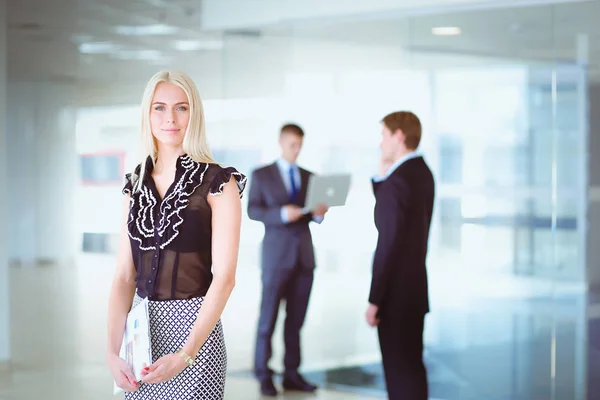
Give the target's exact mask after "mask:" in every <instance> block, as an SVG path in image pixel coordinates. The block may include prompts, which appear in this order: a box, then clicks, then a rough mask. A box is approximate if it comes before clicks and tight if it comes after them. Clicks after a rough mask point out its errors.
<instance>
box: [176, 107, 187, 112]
mask: <svg viewBox="0 0 600 400" xmlns="http://www.w3.org/2000/svg"><path fill="white" fill-rule="evenodd" d="M177 110H178V111H187V107H185V106H181V107H179V108H178V109H177Z"/></svg>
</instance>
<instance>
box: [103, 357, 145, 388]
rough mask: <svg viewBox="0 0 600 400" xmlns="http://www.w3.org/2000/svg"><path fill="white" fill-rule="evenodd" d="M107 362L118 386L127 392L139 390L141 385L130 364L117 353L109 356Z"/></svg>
mask: <svg viewBox="0 0 600 400" xmlns="http://www.w3.org/2000/svg"><path fill="white" fill-rule="evenodd" d="M107 362H108V367H109V368H110V372H111V374H112V376H113V379H114V380H115V382H116V384H117V386H118V387H120V388H121V389H123V390H124V391H126V392H137V390H138V389H139V388H140V386H139V384H138V383H137V380H136V379H135V376H134V375H133V371H131V368H129V364H127V362H126V361H125V360H123V359H122V358H121V357H119V356H118V355H116V354H115V355H110V356H108V358H107Z"/></svg>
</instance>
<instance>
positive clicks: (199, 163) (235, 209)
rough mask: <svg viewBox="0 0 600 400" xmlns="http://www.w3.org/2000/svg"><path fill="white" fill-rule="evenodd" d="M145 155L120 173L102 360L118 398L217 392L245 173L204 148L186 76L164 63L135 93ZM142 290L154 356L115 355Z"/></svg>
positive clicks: (212, 395)
mask: <svg viewBox="0 0 600 400" xmlns="http://www.w3.org/2000/svg"><path fill="white" fill-rule="evenodd" d="M141 133H142V140H143V149H144V153H145V156H147V157H146V158H145V160H144V161H143V162H142V163H141V164H140V165H138V166H137V168H136V169H135V171H134V172H133V173H131V174H127V175H126V177H125V186H124V188H123V193H124V194H125V199H124V204H123V209H124V210H123V214H124V216H123V224H122V229H121V238H120V244H119V252H118V258H117V267H116V272H115V276H114V280H113V284H112V289H111V294H110V301H109V317H108V348H107V352H108V353H107V361H108V364H109V367H110V370H111V373H112V375H113V377H114V379H115V381H116V382H117V385H118V386H119V387H121V388H123V389H124V390H125V392H126V393H125V399H128V400H133V399H136V400H137V399H203V400H206V399H222V398H223V394H224V387H225V373H226V368H227V353H226V350H225V341H224V337H223V328H222V326H221V322H220V317H221V313H222V312H223V309H224V308H225V305H226V304H227V300H228V299H229V296H230V294H231V291H232V290H233V287H234V282H235V270H236V264H237V258H238V247H239V237H240V224H241V203H240V197H241V195H242V192H243V190H244V187H245V184H246V177H245V176H243V175H242V174H240V173H239V172H237V171H236V170H235V169H234V168H222V167H220V166H219V165H217V164H216V163H215V162H214V161H213V159H212V157H211V154H210V150H209V148H208V145H207V142H206V135H205V132H204V112H203V108H202V101H201V99H200V96H199V95H198V91H197V89H196V87H195V85H194V83H193V81H192V80H191V79H190V78H189V77H188V76H187V75H185V74H183V73H179V72H171V71H163V72H159V73H157V74H156V75H155V76H153V77H152V79H150V81H149V82H148V85H147V87H146V90H145V92H144V96H143V101H142V129H141ZM146 297H147V298H148V301H149V313H150V325H151V326H150V331H151V339H152V357H153V363H152V365H150V366H147V367H146V368H144V370H143V371H141V374H142V380H141V382H136V379H135V377H134V375H133V371H131V370H130V368H129V367H128V365H127V363H126V362H125V361H124V360H123V359H121V358H120V357H119V349H120V345H121V341H122V338H123V333H124V327H125V320H126V318H127V313H128V312H129V310H130V309H131V307H132V304H133V305H135V304H137V303H138V302H139V301H140V300H141V299H144V298H146Z"/></svg>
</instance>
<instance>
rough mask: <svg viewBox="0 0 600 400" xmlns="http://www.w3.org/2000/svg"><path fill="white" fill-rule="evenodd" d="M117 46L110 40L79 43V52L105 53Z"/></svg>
mask: <svg viewBox="0 0 600 400" xmlns="http://www.w3.org/2000/svg"><path fill="white" fill-rule="evenodd" d="M118 48H119V46H117V45H116V44H114V43H111V42H90V43H81V44H80V45H79V52H80V53H83V54H106V53H111V52H113V51H115V50H117V49H118Z"/></svg>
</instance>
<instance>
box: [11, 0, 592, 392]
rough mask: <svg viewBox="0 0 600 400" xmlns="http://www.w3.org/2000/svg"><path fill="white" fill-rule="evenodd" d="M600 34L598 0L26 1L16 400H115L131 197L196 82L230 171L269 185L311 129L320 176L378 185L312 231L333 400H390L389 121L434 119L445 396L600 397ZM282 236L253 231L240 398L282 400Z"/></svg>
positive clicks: (437, 328) (234, 353)
mask: <svg viewBox="0 0 600 400" xmlns="http://www.w3.org/2000/svg"><path fill="white" fill-rule="evenodd" d="M599 17H600V1H598V0H595V1H569V0H563V1H560V0H557V1H550V0H546V1H544V0H539V1H536V0H523V1H519V0H368V1H367V0H354V1H345V0H344V1H342V0H304V1H300V0H128V1H123V0H0V160H1V164H0V165H1V166H2V168H0V188H1V189H0V225H1V227H2V230H1V231H2V235H1V236H0V399H11V400H13V399H18V400H20V399H40V398H44V399H82V398H84V399H91V400H96V399H109V398H113V396H112V381H111V377H110V373H109V371H108V369H107V367H106V365H105V362H104V355H105V330H106V317H107V300H108V292H109V288H110V283H111V279H112V274H113V272H114V267H115V257H116V254H115V252H116V243H117V237H118V236H117V234H118V231H119V224H120V218H121V208H120V207H121V199H122V197H121V196H122V195H121V187H122V182H123V175H124V174H125V173H126V172H128V171H130V170H132V168H133V167H134V166H135V165H136V164H137V163H138V162H139V154H138V151H139V146H138V144H139V122H140V106H139V104H140V102H141V96H142V91H143V89H144V86H145V84H146V82H147V81H148V79H149V78H150V77H151V76H152V75H153V74H154V73H155V72H157V71H158V70H161V69H179V70H183V71H185V72H187V73H188V74H189V75H191V76H192V77H193V78H194V80H195V81H196V84H197V86H198V89H199V91H200V94H201V96H202V98H203V100H204V106H205V112H206V126H207V134H208V140H209V143H210V145H211V148H212V150H213V153H214V156H215V158H216V159H217V160H218V161H219V162H221V163H223V164H226V165H233V166H235V167H236V168H238V169H239V170H240V171H241V172H243V173H246V174H248V175H249V174H250V173H251V171H252V169H253V168H255V167H257V166H260V165H263V164H266V163H269V162H271V161H272V160H274V159H275V158H276V157H277V156H278V154H279V153H278V150H279V149H278V144H277V138H278V133H279V128H280V126H281V125H282V124H283V123H285V122H289V121H293V122H296V123H298V124H299V125H301V126H302V127H303V128H304V130H305V132H306V138H305V143H304V149H303V152H302V154H301V157H300V160H299V162H300V164H301V165H303V166H304V167H306V168H308V169H310V170H312V171H314V172H317V173H331V172H349V173H351V174H352V188H351V192H350V195H349V198H348V202H347V205H346V206H345V207H343V208H336V209H332V210H331V211H330V212H329V213H328V215H327V218H326V221H325V223H323V224H322V225H320V226H314V227H313V228H312V230H313V235H314V240H315V248H316V255H317V264H318V266H317V270H316V272H315V273H316V275H315V284H314V287H313V293H312V297H311V302H310V306H309V310H308V314H307V321H306V324H305V327H304V329H303V372H305V373H306V375H307V377H310V378H311V379H312V380H313V381H315V382H317V383H319V384H320V386H321V387H322V388H323V390H320V391H319V392H318V394H317V395H316V397H315V396H311V397H310V398H321V399H370V398H381V397H382V396H384V395H385V394H384V382H383V379H382V375H381V366H380V354H379V347H378V342H377V336H376V331H374V330H372V329H370V328H369V327H368V326H367V325H366V323H365V322H364V311H365V309H366V304H367V296H368V289H369V282H370V268H371V264H370V263H371V256H372V253H373V250H374V248H375V241H376V230H375V227H374V224H373V219H372V211H373V205H374V199H373V196H372V193H371V189H370V177H371V176H372V175H373V174H374V173H375V172H376V171H377V165H378V157H379V150H378V144H379V140H380V129H381V128H380V124H379V121H380V120H381V119H382V117H383V116H385V115H386V114H388V113H389V112H392V111H398V110H412V111H413V112H415V113H416V114H417V115H418V116H419V117H420V118H421V121H422V123H423V126H424V136H423V141H422V142H421V148H420V149H421V151H422V152H423V153H424V155H425V159H426V160H427V162H428V163H429V165H430V167H431V168H432V171H433V173H434V176H435V178H436V183H437V193H436V194H437V197H436V202H435V208H434V217H433V226H432V232H431V237H430V250H429V258H428V271H429V279H430V296H431V308H432V312H431V313H430V314H429V315H428V316H427V320H426V332H425V347H426V349H425V360H426V363H427V366H428V373H429V380H430V394H431V397H432V398H435V399H444V400H455V399H456V400H459V399H460V400H463V399H477V400H481V399H552V400H554V399H565V400H570V399H582V400H583V399H599V398H600V383H599V382H598V378H599V377H600V353H599V351H600V286H599V284H600V245H599V243H600V24H599V23H598V18H599ZM250 184H252V183H251V182H250ZM243 206H244V208H245V207H246V199H244V200H243ZM262 233H263V228H262V225H261V224H259V223H257V222H254V221H250V220H249V219H248V218H247V215H246V214H245V213H244V220H243V224H242V243H241V247H240V260H239V265H238V278H237V286H236V289H235V290H234V294H233V295H232V298H231V300H230V303H229V304H228V306H227V309H226V311H225V314H224V316H223V320H224V325H225V335H226V340H227V344H228V353H229V373H230V378H229V381H228V385H227V393H226V398H228V399H254V398H258V386H257V384H256V383H255V382H254V381H253V380H252V379H251V374H250V368H251V365H252V355H253V351H254V348H253V343H254V335H255V329H256V323H257V317H258V303H259V299H260V279H259V278H260V274H259V273H260V270H259V244H260V241H261V239H262ZM281 333H282V331H281V329H279V328H278V329H277V331H276V335H275V338H274V345H275V347H274V349H275V350H274V351H275V355H274V364H273V365H274V366H275V367H276V369H279V370H280V369H281V362H280V360H281V358H282V349H283V339H282V334H281ZM290 398H302V397H301V396H300V397H298V396H295V397H293V396H292V397H290Z"/></svg>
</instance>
